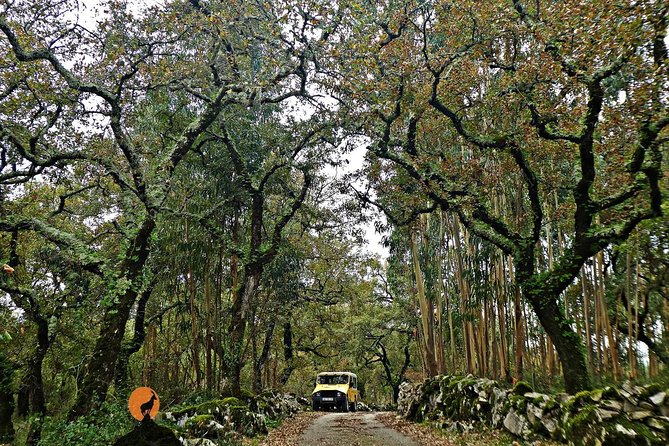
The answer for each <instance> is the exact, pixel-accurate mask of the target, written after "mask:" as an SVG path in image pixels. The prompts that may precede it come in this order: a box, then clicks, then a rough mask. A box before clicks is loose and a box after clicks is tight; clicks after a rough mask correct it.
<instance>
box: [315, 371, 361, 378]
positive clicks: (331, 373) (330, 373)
mask: <svg viewBox="0 0 669 446" xmlns="http://www.w3.org/2000/svg"><path fill="white" fill-rule="evenodd" d="M328 375H350V376H355V377H356V378H357V377H358V375H356V374H355V373H351V372H320V373H319V374H318V376H328Z"/></svg>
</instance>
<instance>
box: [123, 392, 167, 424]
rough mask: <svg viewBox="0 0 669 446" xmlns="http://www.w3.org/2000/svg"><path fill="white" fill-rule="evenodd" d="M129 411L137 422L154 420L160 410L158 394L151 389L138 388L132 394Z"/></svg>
mask: <svg viewBox="0 0 669 446" xmlns="http://www.w3.org/2000/svg"><path fill="white" fill-rule="evenodd" d="M128 409H130V413H131V414H132V416H133V417H135V419H136V420H139V421H142V420H144V419H145V418H146V417H147V416H148V417H149V418H151V419H153V418H155V417H156V414H157V413H158V409H160V399H159V398H158V394H157V393H156V392H154V391H153V389H152V388H150V387H138V388H136V389H135V390H133V391H132V393H131V394H130V398H129V399H128Z"/></svg>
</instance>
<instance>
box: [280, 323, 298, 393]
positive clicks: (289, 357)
mask: <svg viewBox="0 0 669 446" xmlns="http://www.w3.org/2000/svg"><path fill="white" fill-rule="evenodd" d="M283 359H284V361H285V363H286V365H285V368H284V369H283V371H282V372H281V378H280V379H281V385H282V386H285V385H286V383H287V382H288V380H289V379H290V375H291V374H292V373H293V370H295V364H294V360H293V329H292V326H291V325H290V321H287V322H285V323H284V324H283Z"/></svg>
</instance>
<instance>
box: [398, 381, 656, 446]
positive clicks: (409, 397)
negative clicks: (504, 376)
mask: <svg viewBox="0 0 669 446" xmlns="http://www.w3.org/2000/svg"><path fill="white" fill-rule="evenodd" d="M668 393H669V391H667V389H662V388H660V387H659V386H656V385H647V386H637V385H632V384H630V383H624V384H623V385H622V386H621V387H619V388H614V387H606V388H604V389H597V390H593V391H588V392H581V393H578V394H576V395H567V394H557V395H548V394H543V393H539V392H535V391H534V390H533V389H532V388H531V387H530V386H529V385H528V384H526V383H523V382H521V383H518V384H516V385H515V386H514V387H513V388H506V387H504V386H503V385H501V384H500V383H498V382H496V381H493V380H489V379H481V378H475V377H473V376H471V375H469V376H466V377H461V376H460V377H458V376H438V377H435V378H430V379H428V380H426V381H424V382H423V383H421V384H410V383H404V384H403V385H402V387H401V389H400V394H399V400H398V412H399V413H400V415H402V416H403V417H405V418H407V419H409V420H412V421H417V422H422V421H429V422H433V423H435V424H436V425H438V426H439V427H445V428H453V429H457V430H460V431H466V430H469V429H472V428H473V427H474V425H475V424H477V423H482V424H484V425H486V426H489V427H493V428H499V429H505V430H507V431H509V432H511V433H512V434H514V435H516V436H518V437H520V438H523V439H525V440H538V439H541V438H550V439H553V440H556V441H560V442H564V443H567V444H569V445H574V446H595V445H597V446H619V445H620V446H622V445H625V446H630V445H644V446H645V445H649V446H666V445H668V444H669V437H668V434H669V396H668V395H667V394H668Z"/></svg>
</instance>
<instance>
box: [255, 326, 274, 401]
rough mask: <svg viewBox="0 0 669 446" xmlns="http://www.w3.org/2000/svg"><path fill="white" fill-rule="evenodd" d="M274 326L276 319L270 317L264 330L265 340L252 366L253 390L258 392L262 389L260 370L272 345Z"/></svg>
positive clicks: (261, 370)
mask: <svg viewBox="0 0 669 446" xmlns="http://www.w3.org/2000/svg"><path fill="white" fill-rule="evenodd" d="M275 326H276V319H272V320H271V321H270V323H269V325H268V326H267V329H266V330H265V342H264V343H263V347H262V351H261V352H260V356H259V357H258V359H257V361H256V363H255V367H254V368H253V391H254V392H255V393H260V392H262V390H263V386H262V372H263V369H264V368H265V364H266V363H267V358H268V357H269V352H270V349H271V347H272V338H273V336H274V327H275Z"/></svg>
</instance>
